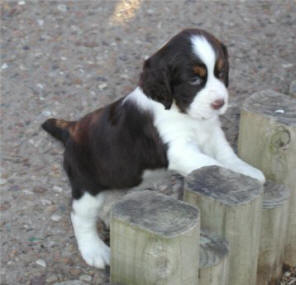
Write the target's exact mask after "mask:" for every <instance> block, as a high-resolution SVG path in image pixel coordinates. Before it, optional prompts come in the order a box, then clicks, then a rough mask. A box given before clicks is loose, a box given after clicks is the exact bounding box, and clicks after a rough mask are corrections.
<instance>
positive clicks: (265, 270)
mask: <svg viewBox="0 0 296 285" xmlns="http://www.w3.org/2000/svg"><path fill="white" fill-rule="evenodd" d="M288 197H289V191H288V188H287V187H286V186H284V185H279V184H275V183H274V182H271V181H268V182H267V183H266V185H265V187H264V196H263V211H262V223H261V238H260V247H259V256H258V272H257V284H258V285H277V284H279V281H280V278H281V275H282V267H283V258H284V249H285V240H286V231H287V221H288V213H289V212H288V210H289V201H288Z"/></svg>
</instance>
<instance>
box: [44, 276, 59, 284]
mask: <svg viewBox="0 0 296 285" xmlns="http://www.w3.org/2000/svg"><path fill="white" fill-rule="evenodd" d="M57 280H58V277H57V276H56V275H50V276H48V277H47V278H46V282H48V283H51V282H55V281H57Z"/></svg>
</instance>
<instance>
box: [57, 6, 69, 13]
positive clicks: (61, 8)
mask: <svg viewBox="0 0 296 285" xmlns="http://www.w3.org/2000/svg"><path fill="white" fill-rule="evenodd" d="M57 8H58V10H59V11H61V12H67V6H66V5H64V4H59V5H58V7H57Z"/></svg>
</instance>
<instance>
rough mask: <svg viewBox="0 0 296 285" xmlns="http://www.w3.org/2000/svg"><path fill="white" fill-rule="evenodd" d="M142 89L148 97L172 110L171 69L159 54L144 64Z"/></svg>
mask: <svg viewBox="0 0 296 285" xmlns="http://www.w3.org/2000/svg"><path fill="white" fill-rule="evenodd" d="M139 85H140V87H141V88H142V90H143V92H144V93H145V95H146V96H148V97H150V98H151V99H153V100H155V101H157V102H159V103H161V104H163V105H164V107H165V109H170V108H171V106H172V104H173V95H172V90H171V83H170V76H169V67H168V64H167V63H166V62H164V60H163V59H162V60H161V59H160V58H159V56H158V55H157V54H155V55H153V56H152V57H151V58H149V59H147V60H146V61H145V62H144V66H143V71H142V74H141V76H140V84H139Z"/></svg>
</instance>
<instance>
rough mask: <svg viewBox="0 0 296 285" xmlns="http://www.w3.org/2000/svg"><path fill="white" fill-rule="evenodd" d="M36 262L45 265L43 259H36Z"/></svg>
mask: <svg viewBox="0 0 296 285" xmlns="http://www.w3.org/2000/svg"><path fill="white" fill-rule="evenodd" d="M36 263H37V264H38V265H40V266H42V267H46V262H45V261H44V260H43V259H38V260H36Z"/></svg>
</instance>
